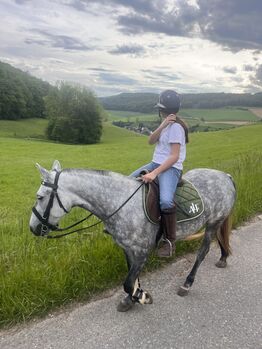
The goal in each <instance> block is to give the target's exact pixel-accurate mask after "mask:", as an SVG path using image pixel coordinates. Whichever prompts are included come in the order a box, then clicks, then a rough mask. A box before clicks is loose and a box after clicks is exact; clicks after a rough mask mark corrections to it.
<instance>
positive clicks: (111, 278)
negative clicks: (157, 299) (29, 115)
mask: <svg viewBox="0 0 262 349" xmlns="http://www.w3.org/2000/svg"><path fill="white" fill-rule="evenodd" d="M42 126H43V125H38V128H37V129H36V133H35V134H38V135H39V134H41V132H40V130H41V129H42V128H41V127H42ZM0 130H1V131H0V160H1V161H0V187H1V199H0V221H1V225H0V259H1V260H0V295H1V297H0V302H1V303H0V326H10V325H13V324H14V323H17V322H21V321H25V320H28V319H31V318H33V317H35V316H42V315H45V314H46V313H47V312H49V311H50V310H51V309H54V308H57V307H59V306H62V305H64V304H68V303H71V302H72V301H85V300H87V299H90V297H92V296H94V295H95V294H97V293H99V292H101V291H103V290H105V289H108V288H112V287H114V286H117V285H120V283H121V282H122V281H123V280H124V277H125V275H126V272H127V268H126V265H125V259H124V256H123V252H122V250H121V249H120V248H119V247H117V246H116V245H115V244H114V243H113V242H112V240H111V238H110V237H109V236H108V235H106V234H103V232H102V230H103V227H102V226H98V227H96V228H95V229H94V230H93V231H92V234H91V235H89V234H81V235H76V236H71V237H66V238H64V239H60V240H54V241H53V240H45V239H41V238H36V237H33V236H32V234H31V233H30V232H29V227H28V222H29V217H30V214H31V207H32V206H33V204H34V201H35V194H36V191H37V189H38V187H39V185H40V175H39V173H38V171H37V169H36V168H35V163H36V162H39V163H40V164H41V165H42V166H44V167H46V168H47V169H50V167H51V165H52V163H53V160H55V159H58V160H59V161H60V162H61V164H62V166H63V167H64V168H68V167H78V168H96V169H105V170H112V171H116V172H120V173H123V174H129V173H130V172H132V171H133V170H134V169H135V168H137V167H138V166H140V165H142V164H143V163H146V162H148V161H150V160H151V155H152V150H153V148H152V146H149V145H148V144H147V137H145V136H141V135H139V134H136V133H133V132H129V131H127V130H125V129H121V128H117V127H114V126H112V125H111V124H110V123H109V122H108V123H105V125H104V131H103V136H102V139H101V142H100V143H99V144H95V145H87V146H83V145H65V144H57V143H50V142H47V141H41V140H32V139H29V138H27V139H19V138H18V137H17V138H11V137H7V133H8V132H9V131H8V129H6V130H5V135H4V134H3V133H2V132H3V131H2V130H3V129H2V128H1V122H0ZM23 132H25V133H26V132H27V131H23ZM261 133H262V125H261V124H256V125H251V126H244V127H239V128H234V129H231V130H225V131H218V132H208V133H196V134H191V135H190V143H189V145H188V147H187V154H188V155H187V160H186V163H185V171H187V170H190V169H192V168H197V167H209V168H216V169H221V170H223V171H226V172H228V173H230V174H231V175H232V176H233V177H234V180H235V182H236V185H237V191H238V200H237V204H236V207H235V210H234V217H233V224H234V226H237V225H239V224H241V223H242V222H243V221H245V220H247V219H248V218H250V217H251V216H253V215H254V214H255V213H257V212H261V211H262V200H261V197H262V181H261V173H262V144H261ZM85 214H86V213H85V212H83V211H82V210H80V209H73V210H72V212H71V213H70V214H69V215H67V216H66V218H65V219H64V222H63V223H64V224H67V223H71V222H73V221H75V220H77V219H79V218H81V217H83V216H84V215H85ZM94 221H95V219H94ZM197 245H198V243H197V242H193V243H192V242H191V243H189V242H181V243H179V244H178V249H177V250H178V252H177V255H181V254H182V253H184V251H190V250H194V249H195V248H196V246H197ZM165 263H166V262H163V261H160V260H159V259H157V258H156V257H154V256H153V255H152V256H151V258H150V260H149V262H148V264H147V266H146V270H152V269H154V268H156V267H159V266H161V265H162V264H165Z"/></svg>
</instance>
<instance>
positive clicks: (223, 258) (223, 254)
mask: <svg viewBox="0 0 262 349" xmlns="http://www.w3.org/2000/svg"><path fill="white" fill-rule="evenodd" d="M218 244H219V247H220V250H221V257H220V259H219V261H218V262H216V264H215V265H216V267H218V268H225V267H226V266H227V257H228V256H229V253H227V251H226V250H225V249H224V247H223V246H222V244H221V242H220V241H218Z"/></svg>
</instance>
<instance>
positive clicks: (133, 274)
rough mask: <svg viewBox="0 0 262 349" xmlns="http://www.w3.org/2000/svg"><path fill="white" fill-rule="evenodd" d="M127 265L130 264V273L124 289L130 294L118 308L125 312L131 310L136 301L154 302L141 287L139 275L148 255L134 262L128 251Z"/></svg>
mask: <svg viewBox="0 0 262 349" xmlns="http://www.w3.org/2000/svg"><path fill="white" fill-rule="evenodd" d="M126 257H127V265H128V269H129V272H128V275H127V278H126V280H125V282H124V290H125V292H126V293H127V294H128V295H127V297H125V298H124V299H123V300H122V301H121V302H120V303H119V304H118V306H117V310H118V311H121V312H124V311H127V310H129V309H130V308H131V307H132V306H133V305H134V303H136V302H137V303H141V304H150V303H152V302H153V300H152V297H151V296H150V295H149V294H148V292H145V291H143V290H142V289H141V287H140V283H139V279H138V275H139V273H140V271H141V270H142V269H143V267H144V265H145V262H146V259H147V257H146V256H143V257H141V258H137V259H136V260H135V262H132V259H133V258H130V256H129V255H128V254H127V253H126Z"/></svg>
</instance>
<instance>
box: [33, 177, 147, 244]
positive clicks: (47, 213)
mask: <svg viewBox="0 0 262 349" xmlns="http://www.w3.org/2000/svg"><path fill="white" fill-rule="evenodd" d="M61 173H62V171H59V172H58V171H56V175H55V180H54V183H48V182H45V181H43V182H42V185H44V186H46V187H49V188H52V192H51V194H50V198H49V201H48V204H47V207H46V209H45V212H44V214H43V216H42V215H41V214H40V213H39V212H38V211H37V209H36V207H35V206H34V207H33V208H32V212H33V213H34V215H35V216H36V217H37V219H38V220H39V221H40V222H41V223H42V228H41V235H40V236H42V237H45V238H47V239H58V238H61V237H63V236H66V235H70V234H73V233H78V232H80V231H83V230H87V229H90V228H92V227H94V226H96V225H98V224H101V223H103V222H105V221H107V220H108V219H110V218H111V217H113V216H114V215H115V214H116V213H117V212H118V211H120V210H121V208H123V207H124V206H125V205H126V204H127V203H128V201H129V200H130V199H132V197H133V196H134V195H135V194H136V193H137V192H138V190H139V189H140V188H141V187H142V186H143V185H144V184H145V183H144V182H142V183H141V184H140V185H139V187H138V188H137V189H136V190H135V191H134V192H133V193H132V194H131V195H130V196H129V197H128V198H127V200H125V201H124V202H123V203H122V205H120V206H119V207H118V208H117V209H116V210H115V211H114V212H113V213H111V214H110V215H109V216H107V217H105V219H103V220H100V221H99V222H96V223H94V224H91V225H89V226H87V227H83V228H79V229H76V230H73V231H69V232H66V233H63V234H58V235H45V234H46V232H47V231H48V229H50V230H51V231H56V232H62V231H66V230H69V229H72V228H74V227H76V226H77V225H79V224H81V223H83V222H84V221H87V220H88V219H89V218H90V217H91V216H93V215H94V214H93V213H90V214H89V215H87V216H86V217H85V218H83V219H81V220H79V221H77V222H76V223H74V224H72V225H70V226H68V227H66V228H58V227H57V226H56V225H53V224H50V223H49V216H50V212H51V209H52V207H53V204H54V199H55V198H56V200H57V202H58V205H59V206H60V207H61V208H62V209H63V210H64V212H65V213H69V211H67V209H66V208H65V207H64V205H63V203H62V201H61V200H60V198H59V195H58V193H57V189H58V180H59V177H60V174H61Z"/></svg>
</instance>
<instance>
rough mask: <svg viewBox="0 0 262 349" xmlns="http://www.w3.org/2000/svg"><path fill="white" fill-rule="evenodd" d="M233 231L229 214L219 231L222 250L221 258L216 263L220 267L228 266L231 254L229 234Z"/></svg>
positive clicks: (218, 236)
mask: <svg viewBox="0 0 262 349" xmlns="http://www.w3.org/2000/svg"><path fill="white" fill-rule="evenodd" d="M230 233H231V216H228V217H227V218H226V219H225V221H224V222H223V224H222V226H221V228H220V230H219V231H218V232H217V239H218V243H219V246H220V250H221V257H220V260H219V261H218V262H217V263H216V266H217V267H218V268H225V267H226V266H227V257H228V256H229V255H230V254H231V249H230V243H229V236H230Z"/></svg>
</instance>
